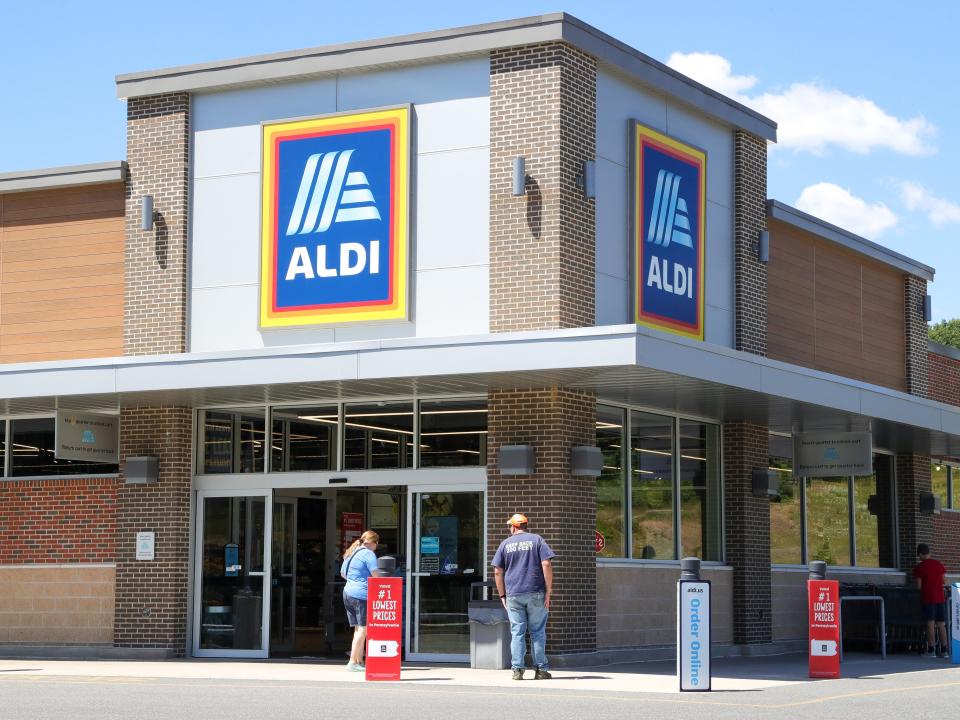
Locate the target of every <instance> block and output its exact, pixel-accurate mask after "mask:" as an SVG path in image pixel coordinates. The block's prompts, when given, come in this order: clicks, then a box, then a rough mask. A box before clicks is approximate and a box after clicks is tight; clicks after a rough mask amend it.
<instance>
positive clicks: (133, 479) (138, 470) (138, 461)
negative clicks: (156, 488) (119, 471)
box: [123, 457, 160, 485]
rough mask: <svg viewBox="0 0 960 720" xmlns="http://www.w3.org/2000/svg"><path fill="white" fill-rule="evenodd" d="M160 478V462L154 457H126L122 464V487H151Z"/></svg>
mask: <svg viewBox="0 0 960 720" xmlns="http://www.w3.org/2000/svg"><path fill="white" fill-rule="evenodd" d="M159 476H160V460H159V459H158V458H155V457H128V458H127V459H126V461H125V462H124V464H123V484H124V485H153V484H155V483H156V482H157V478H158V477H159Z"/></svg>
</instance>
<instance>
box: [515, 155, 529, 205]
mask: <svg viewBox="0 0 960 720" xmlns="http://www.w3.org/2000/svg"><path fill="white" fill-rule="evenodd" d="M526 193H527V161H526V159H525V158H522V157H515V158H514V159H513V194H514V195H515V196H517V197H519V196H520V195H525V194H526Z"/></svg>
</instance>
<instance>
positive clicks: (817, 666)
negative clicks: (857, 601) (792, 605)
mask: <svg viewBox="0 0 960 720" xmlns="http://www.w3.org/2000/svg"><path fill="white" fill-rule="evenodd" d="M826 577H827V564H826V563H825V562H823V561H822V560H814V561H813V562H811V563H810V578H809V579H808V580H807V607H808V609H809V626H810V648H809V650H810V677H811V678H829V679H835V678H839V677H840V583H839V582H837V581H836V580H827V579H826Z"/></svg>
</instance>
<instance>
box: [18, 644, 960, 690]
mask: <svg viewBox="0 0 960 720" xmlns="http://www.w3.org/2000/svg"><path fill="white" fill-rule="evenodd" d="M930 670H943V671H946V672H947V673H949V674H950V675H951V679H953V678H952V676H953V674H955V673H956V674H960V666H954V665H951V664H950V663H949V661H947V660H934V659H926V658H919V657H916V656H912V655H911V656H903V655H896V656H891V657H889V658H888V659H887V660H881V659H880V658H879V656H876V655H857V654H848V655H847V658H846V662H844V664H843V666H842V677H843V678H845V679H848V680H854V679H858V678H860V679H867V678H869V679H872V680H875V679H877V678H879V677H890V676H895V675H898V674H903V673H915V672H923V671H930ZM552 672H553V676H554V679H553V680H550V681H539V682H534V681H533V680H532V679H530V678H532V676H533V672H532V671H527V678H528V680H526V681H525V682H523V683H518V682H516V681H514V680H511V679H510V671H508V670H472V669H470V668H469V667H465V666H463V665H443V664H435V663H434V664H430V663H408V664H404V666H403V670H402V672H401V680H400V682H401V683H407V682H415V683H417V684H427V685H441V686H465V687H473V688H481V687H488V688H504V687H510V688H517V687H523V688H524V689H537V690H540V691H544V690H577V691H580V692H584V691H587V692H602V693H625V694H643V693H667V694H670V693H678V690H677V680H676V677H675V675H674V665H673V663H672V662H647V663H635V664H625V665H605V666H602V667H596V668H589V667H588V668H580V669H563V670H555V671H552ZM0 677H5V678H8V679H10V678H12V677H18V678H25V677H31V678H36V679H41V678H48V679H54V678H67V677H70V678H91V679H93V678H97V679H101V680H106V679H109V680H111V681H114V682H120V683H122V682H124V681H129V682H139V681H143V680H146V679H167V680H171V679H179V680H207V681H223V682H244V681H252V682H267V683H283V684H288V683H293V684H315V683H321V684H322V683H344V682H347V683H364V682H365V679H364V676H363V674H362V673H350V672H347V671H346V669H345V668H344V666H343V665H341V664H339V663H338V664H331V663H329V662H326V661H322V660H317V661H309V660H298V661H291V662H283V661H276V660H243V661H237V660H198V659H191V660H170V661H164V662H152V661H133V660H127V661H104V660H83V661H79V660H36V659H30V660H0ZM829 682H830V681H811V680H809V679H808V678H807V659H806V656H804V655H779V656H766V657H743V658H729V659H722V660H715V661H714V667H713V690H714V691H715V692H735V691H754V692H757V691H763V690H770V689H773V688H781V687H787V686H799V685H803V684H810V683H817V684H822V683H829Z"/></svg>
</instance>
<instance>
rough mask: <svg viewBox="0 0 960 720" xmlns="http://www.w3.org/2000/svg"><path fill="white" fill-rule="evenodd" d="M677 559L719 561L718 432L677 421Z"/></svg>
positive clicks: (685, 421) (700, 423) (703, 424)
mask: <svg viewBox="0 0 960 720" xmlns="http://www.w3.org/2000/svg"><path fill="white" fill-rule="evenodd" d="M679 440H680V540H681V543H680V547H681V557H698V558H700V559H701V560H720V559H721V557H720V552H721V551H720V548H721V542H720V515H721V508H720V505H721V496H720V430H719V428H718V426H716V425H711V424H709V423H702V422H692V421H687V420H681V421H680V438H679Z"/></svg>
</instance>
